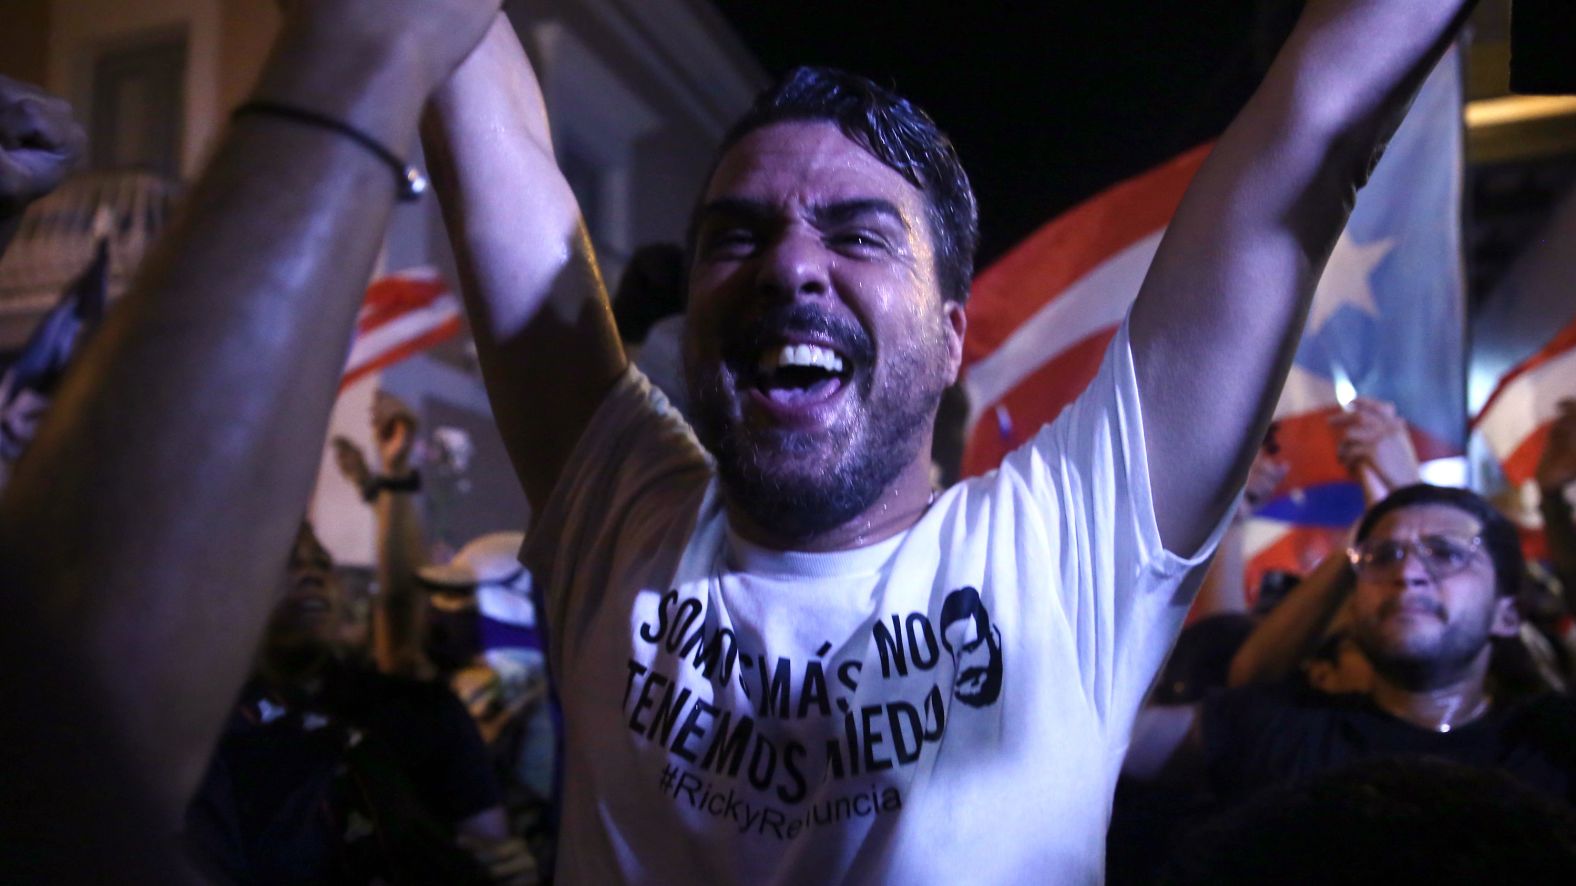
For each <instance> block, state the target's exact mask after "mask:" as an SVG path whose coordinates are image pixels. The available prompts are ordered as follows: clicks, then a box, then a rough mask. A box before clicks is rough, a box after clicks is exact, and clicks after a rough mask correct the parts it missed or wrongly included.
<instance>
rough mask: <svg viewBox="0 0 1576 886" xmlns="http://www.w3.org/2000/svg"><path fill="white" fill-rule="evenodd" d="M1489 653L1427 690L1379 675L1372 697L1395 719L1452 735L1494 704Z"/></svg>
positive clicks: (1376, 677) (1375, 677)
mask: <svg viewBox="0 0 1576 886" xmlns="http://www.w3.org/2000/svg"><path fill="white" fill-rule="evenodd" d="M1487 652H1488V651H1487V650H1486V649H1485V650H1484V652H1483V654H1481V655H1479V656H1478V657H1477V658H1476V659H1474V660H1473V662H1472V663H1471V664H1470V665H1469V666H1468V667H1467V668H1466V670H1465V672H1464V673H1462V674H1460V675H1458V676H1456V677H1454V678H1452V679H1449V680H1446V681H1443V682H1441V683H1440V684H1439V685H1433V686H1428V687H1426V688H1415V687H1409V686H1406V685H1403V684H1401V683H1398V682H1396V681H1395V680H1394V679H1392V678H1390V677H1386V676H1385V675H1384V674H1382V673H1376V674H1374V685H1373V689H1372V691H1371V693H1370V695H1371V697H1372V698H1373V702H1374V704H1376V705H1378V706H1379V708H1380V709H1381V710H1383V711H1385V712H1386V713H1388V714H1390V715H1391V716H1393V717H1396V718H1398V719H1401V720H1405V721H1406V722H1408V723H1411V724H1412V725H1414V726H1417V727H1419V728H1421V729H1427V730H1429V731H1430V732H1450V731H1451V730H1453V729H1457V728H1459V727H1461V726H1464V725H1466V724H1468V723H1471V722H1472V721H1474V720H1476V719H1478V718H1479V717H1482V716H1483V715H1484V714H1486V713H1488V711H1489V708H1490V707H1491V706H1492V704H1493V695H1492V694H1491V693H1490V692H1489V689H1488V681H1487V677H1488V654H1487Z"/></svg>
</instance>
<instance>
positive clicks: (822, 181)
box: [706, 121, 924, 214]
mask: <svg viewBox="0 0 1576 886" xmlns="http://www.w3.org/2000/svg"><path fill="white" fill-rule="evenodd" d="M725 198H740V199H749V200H757V201H762V202H765V203H769V204H775V205H780V204H782V203H784V202H789V203H807V204H818V205H824V204H829V203H838V202H848V201H861V200H869V199H871V198H876V199H884V200H886V201H888V202H890V203H891V204H893V205H895V206H897V207H898V208H899V209H900V210H901V211H903V212H904V213H905V214H916V213H918V212H920V211H922V208H923V204H924V197H923V195H922V194H921V193H920V190H919V189H918V188H916V187H914V186H913V185H912V184H910V183H909V181H908V179H906V178H904V177H903V176H902V175H901V174H900V173H898V171H897V170H895V169H893V168H891V167H890V166H887V165H886V164H885V163H882V162H881V161H880V160H879V159H878V158H877V157H876V156H875V155H874V154H871V153H870V152H869V151H867V150H865V149H864V148H863V147H861V146H860V145H859V144H858V143H857V142H855V141H853V140H852V139H850V138H848V136H846V135H844V134H843V133H842V131H841V130H840V129H838V128H837V127H836V126H835V125H833V124H832V123H829V122H825V121H804V122H784V123H774V124H771V125H769V126H763V127H761V128H760V129H756V130H754V131H752V132H750V133H748V134H746V135H745V136H744V137H743V138H741V139H739V141H738V142H737V143H736V144H734V145H733V146H732V147H730V148H729V149H728V150H727V151H726V152H725V153H724V154H723V155H722V158H721V160H720V161H719V162H718V164H717V169H716V171H715V172H714V173H713V174H712V177H711V181H710V182H709V183H708V184H707V187H706V201H707V202H711V201H715V200H718V199H725Z"/></svg>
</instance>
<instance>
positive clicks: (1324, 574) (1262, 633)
mask: <svg viewBox="0 0 1576 886" xmlns="http://www.w3.org/2000/svg"><path fill="white" fill-rule="evenodd" d="M1351 592H1352V567H1351V564H1350V563H1348V562H1347V560H1346V552H1345V551H1336V552H1335V553H1333V554H1330V555H1329V556H1327V557H1325V558H1324V559H1323V560H1321V561H1320V562H1319V565H1318V566H1316V567H1314V570H1313V571H1312V572H1310V573H1308V575H1307V576H1306V577H1304V578H1303V580H1302V581H1300V582H1298V583H1297V586H1296V587H1295V588H1293V589H1292V591H1291V593H1289V594H1287V595H1286V599H1284V600H1282V601H1281V602H1280V603H1279V604H1278V605H1277V606H1276V607H1275V608H1274V609H1271V610H1270V611H1269V613H1268V614H1267V615H1265V616H1264V619H1263V620H1262V621H1260V622H1259V624H1258V626H1257V627H1255V628H1254V629H1253V633H1251V634H1249V635H1248V638H1247V639H1246V640H1244V641H1242V646H1241V648H1239V649H1238V650H1237V654H1236V655H1235V656H1233V657H1232V659H1231V670H1230V672H1229V674H1228V676H1227V678H1226V680H1227V685H1230V686H1246V685H1248V684H1250V683H1276V682H1279V681H1281V680H1284V679H1286V678H1287V677H1288V676H1290V675H1292V674H1294V673H1296V672H1297V666H1298V665H1300V664H1302V662H1303V661H1304V660H1305V659H1307V658H1308V656H1310V655H1312V654H1313V651H1314V650H1315V649H1316V648H1318V646H1319V641H1320V640H1323V639H1324V635H1325V632H1326V631H1327V630H1328V629H1329V627H1330V624H1331V623H1332V622H1333V621H1334V620H1335V616H1336V615H1337V614H1338V613H1339V612H1340V611H1341V606H1342V604H1344V603H1345V602H1346V599H1347V597H1349V596H1350V595H1351Z"/></svg>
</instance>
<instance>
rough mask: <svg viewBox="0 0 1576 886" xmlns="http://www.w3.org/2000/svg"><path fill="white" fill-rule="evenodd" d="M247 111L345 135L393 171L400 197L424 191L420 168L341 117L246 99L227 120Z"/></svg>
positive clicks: (416, 196)
mask: <svg viewBox="0 0 1576 886" xmlns="http://www.w3.org/2000/svg"><path fill="white" fill-rule="evenodd" d="M247 114H266V115H269V116H271V117H283V118H284V119H286V120H294V121H296V122H297V123H305V124H307V125H309V126H318V127H321V128H323V129H327V130H330V131H332V132H337V133H339V134H340V135H343V136H345V137H346V138H348V139H350V140H351V141H353V142H355V143H356V144H358V145H361V146H362V147H363V148H366V149H367V150H369V151H371V152H372V153H373V154H374V155H376V156H377V158H378V159H379V160H382V161H383V162H384V163H385V164H386V165H387V166H388V167H389V169H392V170H393V171H394V189H395V193H397V194H398V195H399V199H401V200H405V201H410V200H415V199H417V198H418V197H420V196H421V195H422V194H423V193H425V192H426V190H427V177H426V176H424V175H422V174H421V170H419V169H417V168H416V167H415V166H412V165H410V164H409V163H406V162H405V161H404V160H401V159H400V158H399V157H398V156H396V155H395V154H394V152H393V151H390V150H389V149H388V148H386V147H384V146H383V145H382V144H381V143H379V142H378V140H377V139H375V138H373V137H372V136H370V135H367V134H366V133H365V132H362V131H361V130H359V129H357V128H356V127H354V126H351V125H350V124H349V123H346V122H344V121H343V120H336V119H334V118H333V117H330V116H328V115H327V114H319V113H318V112H316V111H308V110H307V109H305V108H297V107H294V106H292V105H284V104H280V103H279V102H266V101H251V102H247V103H246V104H244V105H241V106H240V107H239V108H236V109H235V111H234V113H232V114H231V115H230V119H232V120H234V119H236V118H237V117H243V116H245V115H247Z"/></svg>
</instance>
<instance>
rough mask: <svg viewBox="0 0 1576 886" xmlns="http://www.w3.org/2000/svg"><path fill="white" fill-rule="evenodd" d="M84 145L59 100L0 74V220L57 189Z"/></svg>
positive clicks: (67, 109)
mask: <svg viewBox="0 0 1576 886" xmlns="http://www.w3.org/2000/svg"><path fill="white" fill-rule="evenodd" d="M86 143H87V136H86V134H84V133H83V131H82V127H81V126H80V125H78V123H77V121H76V118H74V117H73V116H72V114H71V105H69V104H67V103H66V102H65V100H63V99H60V98H56V97H55V96H53V95H50V94H49V93H47V92H45V91H43V90H42V89H39V88H38V87H36V86H33V85H31V84H28V83H23V82H21V81H20V80H12V79H11V78H10V77H5V76H0V219H3V218H4V217H6V216H12V215H19V214H20V213H21V211H22V210H23V209H25V208H26V207H27V204H29V203H31V202H33V201H34V200H37V199H38V198H39V197H42V196H44V195H45V194H48V193H49V192H50V191H53V190H54V189H55V188H56V187H58V186H59V185H60V182H61V180H62V179H64V178H65V177H66V173H68V172H70V171H71V169H72V167H73V166H75V165H76V163H77V160H78V159H79V158H80V157H81V155H82V148H83V146H84V145H85V144H86Z"/></svg>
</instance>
